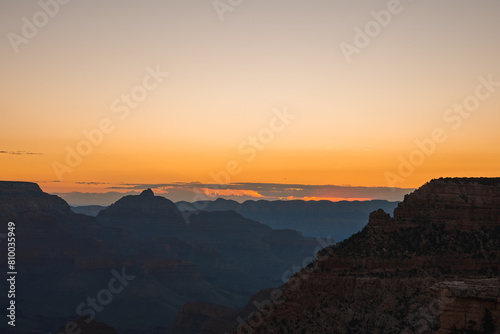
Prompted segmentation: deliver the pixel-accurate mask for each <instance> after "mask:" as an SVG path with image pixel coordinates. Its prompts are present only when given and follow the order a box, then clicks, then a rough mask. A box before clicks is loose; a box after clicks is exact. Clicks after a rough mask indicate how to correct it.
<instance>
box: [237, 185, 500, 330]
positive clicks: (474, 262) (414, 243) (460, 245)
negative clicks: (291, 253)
mask: <svg viewBox="0 0 500 334" xmlns="http://www.w3.org/2000/svg"><path fill="white" fill-rule="evenodd" d="M499 184H500V179H439V180H433V181H431V182H429V183H428V184H426V185H424V186H423V187H422V188H420V189H418V190H416V191H415V192H414V193H412V194H410V195H408V196H406V197H405V200H404V202H402V203H401V204H400V205H399V206H398V208H396V209H395V210H394V218H391V217H390V216H389V215H388V214H387V213H385V212H384V211H383V210H378V211H375V212H373V213H372V214H371V215H370V220H369V223H368V225H367V226H366V227H365V229H363V231H361V232H360V233H357V234H355V235H353V236H352V237H351V238H349V239H347V240H346V241H344V242H342V243H340V244H338V245H336V246H333V247H327V248H325V249H323V250H322V251H320V252H319V253H318V255H317V257H318V261H316V262H315V263H313V264H311V265H310V266H309V267H308V268H306V269H304V270H302V271H301V272H299V273H297V274H296V275H294V276H293V277H292V278H291V279H290V280H289V282H288V283H287V284H285V285H284V286H282V287H281V289H280V291H282V296H281V297H280V298H278V299H275V301H274V302H272V303H271V307H269V308H265V309H263V310H261V311H260V312H257V313H256V314H255V315H253V316H251V317H248V316H247V318H245V319H247V322H246V324H244V325H240V326H239V327H238V329H237V330H236V333H381V334H382V333H384V334H385V333H395V334H396V333H404V334H408V333H436V332H437V331H440V332H439V333H448V332H447V331H449V330H450V325H451V328H452V327H453V324H454V323H455V322H460V324H462V323H463V322H464V321H466V322H468V321H469V320H472V321H475V322H476V323H477V324H476V329H477V330H479V329H480V326H481V317H482V316H483V315H484V312H485V308H488V309H490V310H491V311H492V313H493V321H494V322H496V327H497V328H500V322H499V319H498V315H497V313H496V312H498V311H497V310H498V308H497V306H498V277H499V274H500V201H499V195H500V188H499ZM488 278H495V279H493V280H487V279H488ZM471 279H474V280H480V281H470V280H471ZM453 281H465V282H469V283H464V284H465V285H458V286H456V285H453V284H451V283H449V282H453ZM446 282H448V283H446ZM470 282H475V283H470ZM480 282H481V283H480ZM446 291H449V292H446ZM446 294H449V295H453V296H455V297H456V298H453V299H450V298H448V299H446V300H445V301H446V303H444V300H443V296H446ZM495 294H496V298H497V299H496V300H495ZM269 300H271V298H269ZM471 309H473V310H474V312H471V311H470V310H471ZM466 310H467V312H466ZM465 313H467V315H465ZM464 317H465V320H464ZM457 328H458V329H459V330H460V329H461V328H462V326H460V327H459V326H457Z"/></svg>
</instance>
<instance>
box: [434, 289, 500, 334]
mask: <svg viewBox="0 0 500 334" xmlns="http://www.w3.org/2000/svg"><path fill="white" fill-rule="evenodd" d="M432 290H434V292H435V293H436V295H437V296H438V298H439V307H440V309H439V310H440V322H441V328H440V329H439V331H438V332H437V334H449V333H451V331H452V330H453V327H455V328H456V329H458V330H463V329H468V328H472V329H474V330H478V329H482V328H481V327H484V317H485V314H486V312H488V311H489V312H491V320H492V322H493V324H495V323H496V324H500V281H499V280H498V279H483V280H465V281H451V282H440V283H438V284H435V285H434V286H433V287H432ZM486 310H488V311H486ZM498 329H499V331H500V328H498Z"/></svg>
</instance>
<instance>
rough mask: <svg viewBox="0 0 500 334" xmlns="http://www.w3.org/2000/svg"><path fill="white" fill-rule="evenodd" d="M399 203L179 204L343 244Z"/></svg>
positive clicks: (90, 211) (92, 210)
mask: <svg viewBox="0 0 500 334" xmlns="http://www.w3.org/2000/svg"><path fill="white" fill-rule="evenodd" d="M398 203H399V202H389V201H385V200H371V201H340V202H330V201H301V200H293V201H264V200H260V201H245V202H243V203H238V202H236V201H232V200H226V199H222V198H219V199H217V200H215V201H199V202H194V203H189V202H177V203H175V204H176V205H177V207H178V208H179V210H181V211H189V212H193V211H208V212H214V211H230V210H231V211H234V212H237V213H239V214H240V215H242V216H243V217H245V218H248V219H252V220H255V221H258V222H260V223H262V224H266V225H267V226H269V227H271V228H273V229H292V230H296V231H299V232H300V233H302V234H303V235H304V236H308V237H321V238H327V237H330V238H331V239H333V240H336V241H341V240H344V239H346V238H348V237H349V236H351V235H352V234H354V233H356V232H359V231H360V230H361V229H362V228H363V227H365V225H366V217H368V215H369V214H370V212H372V211H374V210H377V209H383V210H385V211H387V212H392V210H394V208H395V207H396V206H397V205H398ZM104 208H105V207H101V206H95V205H94V206H83V207H72V210H73V211H74V212H77V213H84V214H87V215H89V216H97V214H98V213H99V212H100V211H101V210H103V209H104Z"/></svg>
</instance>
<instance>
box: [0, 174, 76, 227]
mask: <svg viewBox="0 0 500 334" xmlns="http://www.w3.org/2000/svg"><path fill="white" fill-rule="evenodd" d="M39 212H43V213H46V214H71V210H70V207H69V205H68V203H66V202H65V201H64V200H63V199H61V198H60V197H58V196H54V195H49V194H46V193H44V192H43V191H42V189H40V187H39V186H38V184H36V183H30V182H11V181H0V214H1V215H3V217H2V218H4V219H7V220H9V219H10V220H12V219H14V218H15V217H17V216H18V215H19V214H29V213H39Z"/></svg>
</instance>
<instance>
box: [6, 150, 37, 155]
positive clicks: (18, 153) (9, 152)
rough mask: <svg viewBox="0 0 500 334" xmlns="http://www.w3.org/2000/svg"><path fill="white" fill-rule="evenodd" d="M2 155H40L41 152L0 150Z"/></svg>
mask: <svg viewBox="0 0 500 334" xmlns="http://www.w3.org/2000/svg"><path fill="white" fill-rule="evenodd" d="M0 154H4V155H42V154H43V153H35V152H27V151H0Z"/></svg>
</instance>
